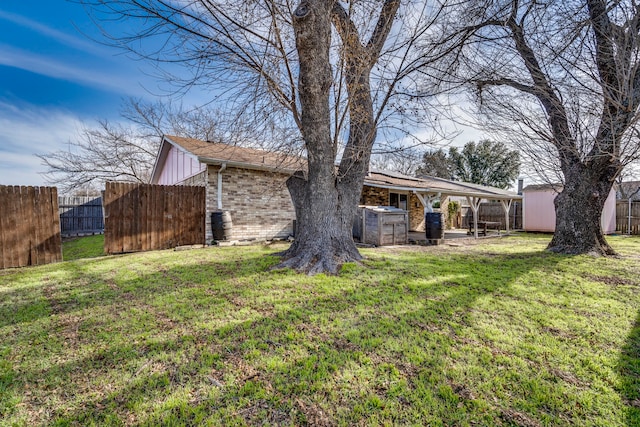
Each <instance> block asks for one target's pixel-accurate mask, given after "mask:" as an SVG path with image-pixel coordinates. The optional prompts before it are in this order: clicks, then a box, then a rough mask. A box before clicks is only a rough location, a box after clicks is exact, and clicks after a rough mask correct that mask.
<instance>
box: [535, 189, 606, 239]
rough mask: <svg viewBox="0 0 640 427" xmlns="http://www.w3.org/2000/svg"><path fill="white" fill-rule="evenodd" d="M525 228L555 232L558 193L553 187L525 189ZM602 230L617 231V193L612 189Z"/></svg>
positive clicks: (602, 220)
mask: <svg viewBox="0 0 640 427" xmlns="http://www.w3.org/2000/svg"><path fill="white" fill-rule="evenodd" d="M523 193H524V230H525V231H541V232H548V233H553V232H554V231H555V229H556V210H555V206H554V204H553V201H554V200H555V198H556V196H557V193H556V192H555V191H554V190H553V189H551V188H550V189H535V190H527V189H526V188H525V189H524V192H523ZM601 225H602V231H603V232H604V233H605V234H612V233H615V231H616V193H615V191H614V190H613V189H612V190H611V191H610V192H609V196H608V197H607V200H606V201H605V204H604V209H603V210H602V218H601Z"/></svg>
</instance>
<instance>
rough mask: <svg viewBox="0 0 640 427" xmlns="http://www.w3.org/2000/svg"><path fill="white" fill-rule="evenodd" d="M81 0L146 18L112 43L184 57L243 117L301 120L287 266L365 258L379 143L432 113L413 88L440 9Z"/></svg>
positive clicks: (163, 58)
mask: <svg viewBox="0 0 640 427" xmlns="http://www.w3.org/2000/svg"><path fill="white" fill-rule="evenodd" d="M82 2H83V3H84V4H86V5H87V6H89V8H90V10H92V11H93V13H94V16H95V17H96V21H98V22H110V21H109V20H111V19H114V18H115V19H119V20H127V21H130V20H135V21H136V23H135V28H137V31H135V32H134V33H133V34H131V33H129V34H123V33H119V34H117V33H116V34H114V33H109V36H110V37H111V41H112V42H113V43H114V44H116V45H119V46H121V47H124V48H125V49H128V50H129V51H131V52H133V53H135V54H136V55H138V56H141V57H143V58H145V59H148V60H150V61H153V62H154V63H155V64H158V65H160V66H163V65H165V67H163V69H164V70H167V69H168V70H174V71H175V65H176V64H179V65H181V66H182V67H181V68H180V72H176V73H175V74H174V75H171V76H170V80H171V81H172V82H174V83H175V82H180V81H181V82H182V86H181V87H180V88H179V89H182V88H191V87H193V86H196V85H201V86H202V87H204V88H210V89H212V97H214V101H216V102H217V103H223V102H224V107H225V108H226V109H227V110H228V111H230V112H233V114H236V115H238V116H242V117H245V118H247V119H248V120H251V119H252V118H254V119H255V121H256V123H259V122H260V121H261V120H263V119H265V118H273V117H276V119H274V120H272V122H273V123H277V124H278V126H281V127H283V128H297V130H298V131H299V134H300V135H301V137H302V138H301V139H302V142H303V146H304V152H305V154H306V158H307V168H306V170H304V171H300V172H299V173H297V174H296V175H294V176H293V177H292V178H291V179H290V180H289V181H288V182H287V185H288V188H289V191H290V193H291V196H292V200H293V203H294V206H295V209H296V216H297V221H298V222H297V224H298V227H297V228H298V229H297V234H296V240H295V242H294V243H293V244H292V245H291V247H290V248H289V249H288V250H287V251H286V252H285V253H284V254H283V262H282V266H285V267H292V268H295V269H297V270H300V271H306V272H309V273H316V272H321V271H327V272H331V273H335V272H336V271H338V268H339V266H340V265H341V264H342V263H343V262H345V261H353V260H359V259H361V256H360V254H359V253H358V251H357V248H356V246H355V244H354V242H353V239H352V235H351V232H352V220H353V216H354V214H355V209H356V206H357V203H358V201H359V198H360V193H361V190H362V184H363V181H364V177H365V175H366V173H367V170H368V167H369V160H370V156H371V151H372V147H373V144H374V143H375V142H376V135H377V131H378V128H379V125H380V124H381V123H382V122H385V123H387V125H388V128H389V129H392V128H393V126H392V125H389V123H391V121H392V120H393V117H396V115H397V114H403V113H407V112H411V113H417V114H423V115H424V114H425V112H426V110H425V109H420V108H415V106H416V105H417V103H419V102H420V100H421V99H423V98H421V97H413V98H411V97H409V96H407V95H408V94H411V93H415V91H416V88H417V86H416V85H417V84H418V83H417V81H416V80H414V79H413V78H412V77H413V76H414V75H415V73H416V72H418V70H419V68H420V67H419V64H420V63H421V62H422V61H423V58H422V57H421V56H419V55H417V53H416V52H417V51H416V50H415V49H414V48H415V46H416V43H417V42H418V40H419V39H420V38H421V37H423V36H424V35H425V34H426V33H427V29H428V28H429V26H430V25H431V24H432V23H433V19H435V17H436V16H437V12H438V9H437V8H435V7H433V6H430V5H429V6H428V5H427V4H426V3H423V2H418V3H416V2H406V3H405V4H404V5H403V11H402V13H399V9H400V7H401V1H400V0H384V1H378V2H371V1H361V0H355V1H350V2H339V1H336V0H301V1H299V2H297V1H295V2H294V1H293V0H252V1H247V2H230V1H225V0H218V1H214V0H192V1H185V2H181V1H170V0H109V1H106V0H82ZM105 30H108V29H107V28H105ZM145 43H146V44H145ZM166 66H168V68H167V67H166ZM185 70H187V72H186V73H185ZM185 76H186V77H185ZM399 96H405V98H406V101H404V102H397V98H396V97H399ZM427 113H428V112H427ZM405 117H408V115H405ZM406 120H410V119H406ZM397 123H398V124H399V123H400V122H397Z"/></svg>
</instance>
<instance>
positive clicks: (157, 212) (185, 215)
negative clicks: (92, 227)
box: [104, 182, 206, 254]
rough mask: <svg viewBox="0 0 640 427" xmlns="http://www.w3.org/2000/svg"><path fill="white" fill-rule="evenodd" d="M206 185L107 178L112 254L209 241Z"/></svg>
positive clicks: (108, 249)
mask: <svg viewBox="0 0 640 427" xmlns="http://www.w3.org/2000/svg"><path fill="white" fill-rule="evenodd" d="M205 209H206V207H205V188H204V187H190V186H164V185H148V184H126V183H118V182H107V185H106V190H105V193H104V216H105V230H104V249H105V252H106V253H108V254H114V253H123V252H135V251H149V250H156V249H169V248H173V247H176V246H182V245H195V244H204V243H205Z"/></svg>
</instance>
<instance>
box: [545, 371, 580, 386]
mask: <svg viewBox="0 0 640 427" xmlns="http://www.w3.org/2000/svg"><path fill="white" fill-rule="evenodd" d="M549 373H550V374H551V375H553V376H554V377H556V378H559V379H561V380H562V381H564V382H566V383H569V384H571V385H574V386H576V387H586V386H588V385H589V384H587V383H585V382H584V381H581V380H580V379H579V378H578V377H576V376H575V375H574V374H573V373H571V372H565V371H561V370H560V369H553V368H552V369H550V370H549Z"/></svg>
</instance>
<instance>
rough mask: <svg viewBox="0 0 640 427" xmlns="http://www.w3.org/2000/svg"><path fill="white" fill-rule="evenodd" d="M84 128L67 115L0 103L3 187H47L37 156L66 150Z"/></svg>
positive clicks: (0, 152) (43, 109)
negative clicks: (70, 141) (81, 128)
mask: <svg viewBox="0 0 640 427" xmlns="http://www.w3.org/2000/svg"><path fill="white" fill-rule="evenodd" d="M81 126H82V123H81V121H80V119H79V118H78V117H76V116H74V115H72V114H70V113H68V112H65V111H60V110H51V109H45V108H39V107H35V106H26V107H25V108H17V107H16V106H14V105H10V104H7V103H4V102H2V101H0V184H1V185H46V183H45V182H44V178H43V177H42V176H41V175H40V172H42V171H43V166H42V165H40V159H39V158H37V157H36V156H35V154H36V153H39V154H45V153H49V152H52V151H57V150H62V149H65V148H66V146H67V143H68V141H69V140H70V139H73V138H74V137H75V135H76V134H77V131H78V129H80V127H81Z"/></svg>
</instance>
